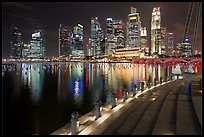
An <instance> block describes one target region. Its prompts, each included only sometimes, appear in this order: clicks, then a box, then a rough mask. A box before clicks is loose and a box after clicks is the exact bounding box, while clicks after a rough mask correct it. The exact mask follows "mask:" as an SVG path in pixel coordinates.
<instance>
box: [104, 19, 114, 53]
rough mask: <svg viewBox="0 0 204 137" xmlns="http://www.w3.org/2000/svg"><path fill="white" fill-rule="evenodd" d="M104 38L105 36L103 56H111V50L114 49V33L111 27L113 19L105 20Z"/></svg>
mask: <svg viewBox="0 0 204 137" xmlns="http://www.w3.org/2000/svg"><path fill="white" fill-rule="evenodd" d="M106 26H107V28H106V36H105V54H106V55H110V54H112V50H113V49H115V48H116V40H115V39H114V38H115V31H114V26H113V19H112V18H107V19H106Z"/></svg>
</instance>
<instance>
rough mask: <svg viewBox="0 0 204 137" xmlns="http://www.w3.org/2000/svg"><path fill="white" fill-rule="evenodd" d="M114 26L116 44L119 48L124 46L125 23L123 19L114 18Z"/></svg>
mask: <svg viewBox="0 0 204 137" xmlns="http://www.w3.org/2000/svg"><path fill="white" fill-rule="evenodd" d="M113 27H114V37H115V38H116V45H117V47H116V48H117V49H118V48H124V46H125V45H124V44H125V43H124V39H125V38H124V30H123V28H124V25H123V21H122V20H121V19H118V20H113Z"/></svg>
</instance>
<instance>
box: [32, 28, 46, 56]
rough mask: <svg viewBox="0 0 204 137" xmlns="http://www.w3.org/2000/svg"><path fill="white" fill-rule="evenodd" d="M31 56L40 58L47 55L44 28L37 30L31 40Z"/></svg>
mask: <svg viewBox="0 0 204 137" xmlns="http://www.w3.org/2000/svg"><path fill="white" fill-rule="evenodd" d="M30 57H31V58H35V59H40V58H44V57H45V37H44V33H43V30H35V32H34V33H33V34H32V39H31V41H30Z"/></svg>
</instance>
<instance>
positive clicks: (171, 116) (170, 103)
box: [51, 73, 202, 135]
mask: <svg viewBox="0 0 204 137" xmlns="http://www.w3.org/2000/svg"><path fill="white" fill-rule="evenodd" d="M201 78H202V75H201V74H200V73H197V74H182V78H181V79H175V80H173V81H168V82H166V83H162V84H161V85H160V84H157V85H156V86H155V87H152V88H150V89H148V90H147V89H145V90H144V91H143V92H142V94H141V93H139V94H137V95H136V96H134V97H133V96H132V95H131V94H129V95H128V99H127V100H126V101H125V102H123V101H122V100H118V101H117V102H116V107H114V108H113V109H111V105H110V104H106V105H103V109H102V111H101V117H100V118H98V119H97V120H96V119H95V118H96V117H95V113H94V111H92V112H89V113H87V114H86V115H83V116H81V117H80V118H79V127H78V135H201V134H202V89H201V82H200V79H201ZM189 83H191V85H190V87H191V89H190V88H189ZM51 135H71V132H70V122H69V123H68V124H67V125H65V126H64V127H62V128H60V129H58V130H56V131H55V132H53V133H51Z"/></svg>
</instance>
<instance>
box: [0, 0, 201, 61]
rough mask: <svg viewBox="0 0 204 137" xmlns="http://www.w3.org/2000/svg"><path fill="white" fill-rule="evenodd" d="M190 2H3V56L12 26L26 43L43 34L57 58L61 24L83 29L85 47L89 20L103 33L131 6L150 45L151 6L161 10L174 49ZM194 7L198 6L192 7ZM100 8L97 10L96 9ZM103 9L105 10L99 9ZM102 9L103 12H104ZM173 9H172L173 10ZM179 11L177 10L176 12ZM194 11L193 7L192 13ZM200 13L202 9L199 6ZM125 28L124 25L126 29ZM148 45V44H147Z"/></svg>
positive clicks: (50, 52) (50, 53)
mask: <svg viewBox="0 0 204 137" xmlns="http://www.w3.org/2000/svg"><path fill="white" fill-rule="evenodd" d="M189 5H190V2H168V3H167V2H55V3H52V2H49V3H47V2H41V3H39V2H20V3H17V2H4V3H3V10H2V11H3V26H2V27H3V43H2V44H3V45H2V57H3V58H8V57H9V56H10V34H9V33H10V25H11V24H15V25H16V26H17V27H18V28H19V29H20V31H21V32H22V41H23V42H25V43H27V42H28V41H29V40H30V39H31V34H32V33H33V32H34V31H35V30H36V29H39V28H40V29H43V30H44V32H45V41H46V45H45V49H46V53H45V56H47V57H51V56H58V29H59V28H58V27H59V24H63V25H66V26H69V27H71V28H73V27H74V26H75V25H76V24H78V23H80V24H82V25H83V26H84V45H85V44H87V43H88V38H90V34H91V18H92V17H98V19H99V22H100V23H101V26H102V29H103V31H105V30H106V18H109V17H110V18H114V19H122V20H123V21H124V22H127V20H128V14H129V13H130V7H135V8H136V9H137V11H138V12H139V14H140V17H141V24H142V26H144V27H146V28H147V33H148V44H150V26H151V14H152V9H153V7H160V9H161V26H163V27H166V28H167V32H172V33H173V34H174V46H175V45H176V44H177V43H178V42H181V40H182V35H183V32H184V26H185V22H186V19H187V13H188V8H189ZM195 6H197V5H196V4H195ZM97 7H100V8H97ZM102 7H104V8H102ZM104 9H105V10H104ZM172 9H173V10H172ZM175 9H178V10H175ZM195 9H196V8H194V10H195ZM201 14H202V7H201ZM195 15H196V13H195V11H194V13H193V18H192V19H191V24H190V31H189V33H190V35H189V37H190V41H191V42H193V37H192V35H193V32H194V31H193V30H194V25H195V24H193V23H192V21H194V22H195ZM201 22H202V15H200V23H199V26H198V28H199V29H198V34H197V45H196V46H195V49H197V50H202V47H201V45H202V31H201V30H202V28H201V24H202V23H201ZM125 27H126V26H125ZM148 46H150V45H148Z"/></svg>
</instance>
